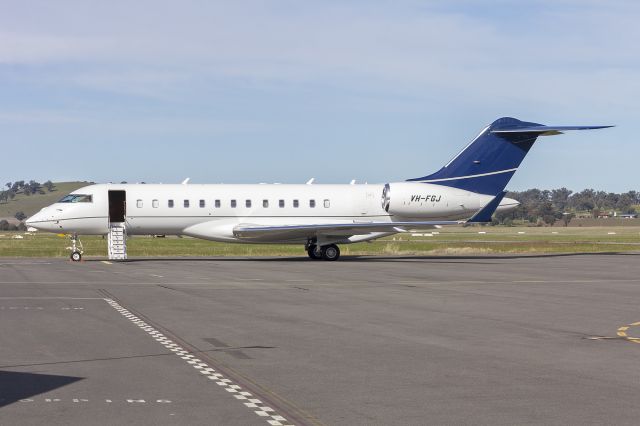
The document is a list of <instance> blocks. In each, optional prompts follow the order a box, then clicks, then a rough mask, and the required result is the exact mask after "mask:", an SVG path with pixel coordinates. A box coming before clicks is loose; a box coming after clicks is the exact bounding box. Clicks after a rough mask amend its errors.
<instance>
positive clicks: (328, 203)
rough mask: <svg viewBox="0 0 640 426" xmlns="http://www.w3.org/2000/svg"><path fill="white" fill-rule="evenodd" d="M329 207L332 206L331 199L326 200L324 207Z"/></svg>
mask: <svg viewBox="0 0 640 426" xmlns="http://www.w3.org/2000/svg"><path fill="white" fill-rule="evenodd" d="M329 207H331V202H330V201H329V200H324V208H325V209H328V208H329Z"/></svg>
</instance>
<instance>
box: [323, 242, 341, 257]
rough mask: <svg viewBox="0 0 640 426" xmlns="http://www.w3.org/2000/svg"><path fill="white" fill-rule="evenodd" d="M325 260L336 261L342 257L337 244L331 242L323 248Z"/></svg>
mask: <svg viewBox="0 0 640 426" xmlns="http://www.w3.org/2000/svg"><path fill="white" fill-rule="evenodd" d="M321 251H322V258H323V259H324V260H329V261H334V260H338V259H339V258H340V249H339V248H338V246H337V245H335V244H329V245H328V246H324V247H322V249H321Z"/></svg>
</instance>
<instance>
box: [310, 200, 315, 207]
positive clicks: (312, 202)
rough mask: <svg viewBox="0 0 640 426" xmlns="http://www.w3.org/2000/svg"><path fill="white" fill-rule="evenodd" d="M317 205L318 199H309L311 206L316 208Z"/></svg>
mask: <svg viewBox="0 0 640 426" xmlns="http://www.w3.org/2000/svg"><path fill="white" fill-rule="evenodd" d="M315 206H316V200H309V207H311V208H314V207H315Z"/></svg>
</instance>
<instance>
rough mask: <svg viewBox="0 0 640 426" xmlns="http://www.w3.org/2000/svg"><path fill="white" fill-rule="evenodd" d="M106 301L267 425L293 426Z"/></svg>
mask: <svg viewBox="0 0 640 426" xmlns="http://www.w3.org/2000/svg"><path fill="white" fill-rule="evenodd" d="M104 300H105V301H106V302H107V303H108V304H109V305H110V306H111V307H112V308H113V309H115V310H116V311H118V312H119V313H120V314H121V315H122V316H123V317H125V318H127V319H129V320H130V321H131V322H132V323H134V324H135V325H137V326H138V327H140V329H141V330H143V331H145V332H146V333H147V334H149V335H150V336H151V337H153V339H154V340H156V341H157V342H159V343H160V344H161V345H162V346H164V347H165V348H167V349H169V350H170V351H172V352H173V353H175V354H176V355H177V356H178V357H179V358H181V359H183V360H185V361H186V363H187V364H189V365H191V366H192V367H193V368H194V369H196V370H197V371H199V372H200V373H201V374H203V375H205V376H207V378H208V379H210V380H213V381H215V383H216V384H217V385H218V386H220V387H222V388H223V389H224V390H226V391H227V392H229V393H230V394H232V395H233V396H234V398H236V399H238V400H247V401H249V402H245V403H244V405H245V406H247V407H248V408H251V409H254V410H253V412H254V413H256V414H257V415H258V416H260V417H262V418H264V419H265V420H266V421H267V423H269V424H270V425H272V426H293V425H291V424H290V423H288V422H287V419H286V418H284V417H282V416H281V415H279V414H278V413H277V412H276V411H275V410H274V409H273V408H271V407H269V406H268V405H266V404H265V403H264V402H262V401H261V400H259V399H256V398H251V397H253V394H252V393H251V392H247V391H244V390H243V389H242V387H241V386H239V385H237V384H235V383H234V382H233V381H232V380H231V379H228V378H226V377H225V376H224V375H223V374H220V373H219V372H217V371H216V370H215V369H214V368H212V367H211V366H210V365H208V364H207V363H206V362H203V361H202V360H200V359H199V358H196V357H195V355H193V354H190V353H189V351H187V350H185V349H184V348H182V347H181V346H180V345H178V344H176V343H175V342H173V341H172V340H171V339H169V338H167V337H166V336H165V335H164V334H162V333H161V332H160V331H158V330H156V329H155V328H153V327H152V326H150V325H149V324H147V323H146V322H145V321H143V320H141V319H140V318H138V317H137V316H135V315H134V314H132V313H131V312H130V311H129V310H127V309H125V308H124V307H122V306H121V305H120V304H119V303H118V302H116V301H115V300H113V299H104Z"/></svg>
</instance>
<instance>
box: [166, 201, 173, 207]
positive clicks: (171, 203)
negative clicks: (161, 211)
mask: <svg viewBox="0 0 640 426" xmlns="http://www.w3.org/2000/svg"><path fill="white" fill-rule="evenodd" d="M167 206H168V207H169V208H170V209H172V208H173V200H169V201H168V202H167Z"/></svg>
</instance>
